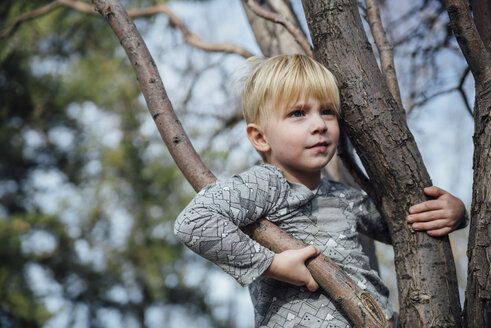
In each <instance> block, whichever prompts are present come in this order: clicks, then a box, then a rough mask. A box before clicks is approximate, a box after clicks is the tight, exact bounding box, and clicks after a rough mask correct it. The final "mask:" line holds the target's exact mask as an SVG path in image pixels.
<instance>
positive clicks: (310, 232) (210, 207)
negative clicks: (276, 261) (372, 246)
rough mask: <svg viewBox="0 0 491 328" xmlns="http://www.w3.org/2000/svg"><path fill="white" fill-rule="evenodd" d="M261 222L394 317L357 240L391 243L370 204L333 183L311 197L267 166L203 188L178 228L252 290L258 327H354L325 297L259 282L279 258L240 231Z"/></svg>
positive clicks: (193, 245) (192, 244) (181, 235)
mask: <svg viewBox="0 0 491 328" xmlns="http://www.w3.org/2000/svg"><path fill="white" fill-rule="evenodd" d="M263 217H264V218H266V219H268V220H270V221H271V222H274V223H275V224H277V225H278V226H279V227H280V228H281V229H283V230H284V231H286V232H288V233H289V234H291V235H293V236H294V237H296V238H298V239H300V240H302V241H303V242H304V243H305V244H307V245H315V246H317V247H318V248H319V249H320V251H321V252H323V253H324V254H325V255H326V256H328V257H329V258H331V259H332V260H334V261H335V262H336V263H337V264H338V265H339V266H340V267H341V268H342V269H343V270H344V271H345V272H346V273H347V274H348V275H349V276H350V277H351V278H352V279H353V280H354V281H355V282H356V283H357V284H358V285H359V286H360V287H361V288H363V289H365V290H366V291H368V292H369V293H370V294H371V295H372V296H373V297H374V299H375V301H376V302H377V304H378V305H379V306H380V307H381V309H382V310H383V311H384V314H385V315H386V317H387V319H389V318H390V317H391V316H392V314H393V310H392V308H391V306H390V304H389V302H388V294H389V292H388V289H387V287H385V286H384V285H383V283H382V281H381V280H380V277H379V276H378V274H377V273H376V272H375V271H373V270H371V269H370V266H369V263H368V258H367V257H366V256H365V255H364V254H363V252H362V250H361V246H360V244H359V243H358V238H357V236H358V235H357V232H358V231H360V232H363V233H364V234H366V235H368V236H370V237H372V238H375V239H377V240H380V241H383V242H386V243H389V242H390V235H389V232H388V229H387V226H386V224H385V222H384V221H383V220H382V219H381V217H380V215H379V213H378V211H377V210H376V208H375V206H374V205H373V203H372V202H371V201H370V200H369V198H368V197H367V196H365V195H363V194H362V193H361V192H360V191H358V190H356V189H354V188H351V187H348V186H346V185H344V184H342V183H338V182H333V181H328V180H327V179H322V180H321V183H320V185H319V187H318V188H317V189H316V190H310V189H308V188H307V187H306V186H304V185H302V184H298V183H292V182H289V181H288V180H286V179H285V177H284V175H283V173H282V171H281V170H280V169H279V168H277V167H275V166H272V165H269V164H263V165H260V166H255V167H253V168H251V169H250V170H248V171H246V172H243V173H241V174H238V175H234V176H233V177H231V178H229V179H223V180H218V181H217V182H216V183H214V184H212V185H210V186H207V187H205V188H203V190H201V191H200V192H199V193H198V194H197V195H196V197H195V198H194V199H193V200H192V201H191V202H190V203H189V205H188V206H187V207H186V208H185V209H184V211H183V212H182V213H181V214H180V215H179V217H178V218H177V220H176V223H175V227H174V231H175V234H176V236H177V237H178V239H179V240H181V241H182V242H183V243H184V244H186V245H187V246H188V247H189V248H191V249H192V250H193V251H195V252H196V253H198V254H199V255H201V256H203V257H204V258H206V259H208V260H210V261H212V262H214V263H215V264H217V265H218V266H219V267H220V268H222V269H223V270H224V271H225V272H227V273H228V274H230V275H231V276H232V277H234V278H235V279H236V280H237V281H238V282H239V283H240V284H241V285H243V286H246V285H249V290H250V294H251V298H252V303H253V305H254V312H255V323H256V327H303V326H305V327H350V326H353V325H352V323H351V322H350V321H349V319H348V318H347V316H346V315H345V314H344V313H342V312H341V310H340V309H338V307H337V306H336V304H334V303H333V302H332V300H331V299H330V298H329V297H328V296H327V295H326V294H325V293H324V292H322V291H317V292H310V291H309V290H308V289H307V288H305V287H297V286H293V285H290V284H286V283H283V282H280V281H277V280H274V279H269V278H264V277H261V274H262V273H263V272H264V271H265V270H266V269H267V268H268V267H269V265H270V264H271V262H272V260H273V257H274V253H273V252H272V251H271V250H269V249H267V248H265V247H263V246H261V245H260V244H258V243H257V242H256V241H254V240H252V239H251V238H249V237H248V236H247V235H246V234H244V233H243V232H242V231H241V230H240V227H243V226H246V225H248V224H251V223H253V222H255V221H256V220H258V219H260V218H263Z"/></svg>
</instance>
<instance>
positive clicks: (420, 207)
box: [409, 199, 443, 214]
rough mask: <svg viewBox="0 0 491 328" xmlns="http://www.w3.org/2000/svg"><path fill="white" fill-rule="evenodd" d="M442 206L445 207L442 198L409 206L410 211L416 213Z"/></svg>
mask: <svg viewBox="0 0 491 328" xmlns="http://www.w3.org/2000/svg"><path fill="white" fill-rule="evenodd" d="M442 207H443V202H442V201H441V200H438V199H433V200H428V201H426V202H422V203H419V204H416V205H413V206H411V207H410V208H409V213H410V214H416V213H422V212H428V211H434V210H438V209H441V208H442Z"/></svg>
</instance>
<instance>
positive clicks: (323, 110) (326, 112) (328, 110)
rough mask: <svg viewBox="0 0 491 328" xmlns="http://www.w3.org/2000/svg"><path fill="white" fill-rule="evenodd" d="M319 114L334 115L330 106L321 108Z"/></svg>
mask: <svg viewBox="0 0 491 328" xmlns="http://www.w3.org/2000/svg"><path fill="white" fill-rule="evenodd" d="M321 115H334V111H333V110H332V109H330V108H325V109H322V110H321Z"/></svg>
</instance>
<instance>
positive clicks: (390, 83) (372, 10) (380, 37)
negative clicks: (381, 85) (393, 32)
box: [365, 0, 403, 108]
mask: <svg viewBox="0 0 491 328" xmlns="http://www.w3.org/2000/svg"><path fill="white" fill-rule="evenodd" d="M365 2H366V5H367V19H368V25H370V30H371V31H372V35H373V39H374V40H375V44H376V46H377V49H378V52H379V54H380V66H381V68H382V73H383V76H384V78H385V82H386V83H387V87H388V88H389V91H390V93H391V94H392V96H393V97H394V99H395V100H396V102H397V105H399V108H403V107H402V99H401V92H400V90H399V83H398V82H397V74H396V69H395V66H394V57H393V53H392V45H391V44H390V42H389V40H387V36H386V34H385V30H384V27H383V26H382V19H381V18H380V11H379V8H378V4H377V0H365Z"/></svg>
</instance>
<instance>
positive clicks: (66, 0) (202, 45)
mask: <svg viewBox="0 0 491 328" xmlns="http://www.w3.org/2000/svg"><path fill="white" fill-rule="evenodd" d="M60 6H65V7H68V8H72V9H75V10H78V11H80V12H83V13H86V14H93V15H97V13H96V12H95V11H94V8H93V7H92V6H91V5H89V4H87V3H85V2H82V1H78V0H56V1H53V2H51V3H49V4H47V5H46V6H44V7H41V8H38V9H36V10H33V11H31V12H29V13H26V14H23V15H21V16H19V17H17V18H16V19H15V20H14V23H13V24H12V25H11V26H10V27H9V28H7V29H5V30H4V31H3V32H2V33H1V34H0V40H1V39H4V38H8V37H9V36H11V35H12V34H13V33H14V32H15V31H16V30H17V28H18V27H19V26H20V25H21V24H22V23H24V22H26V21H29V20H32V19H35V18H38V17H40V16H42V15H45V14H47V13H49V12H51V11H53V10H54V9H56V8H58V7H60ZM158 14H164V15H166V16H167V17H169V21H170V22H171V24H172V25H173V26H175V27H177V28H178V29H179V31H181V33H182V34H183V35H184V39H185V41H186V42H187V43H188V44H189V45H191V46H193V47H196V48H198V49H201V50H204V51H208V52H223V53H228V54H237V55H239V56H242V57H244V58H249V57H251V56H253V54H252V53H251V52H250V51H248V50H247V49H245V48H243V47H240V46H238V45H236V44H233V43H229V42H223V43H211V42H206V41H203V40H201V39H200V38H199V37H198V36H197V35H196V34H195V33H193V32H191V31H190V30H189V29H188V28H187V27H186V25H185V24H184V23H183V21H182V20H181V19H180V18H179V17H178V16H176V15H175V14H174V13H173V12H172V11H171V10H170V9H169V7H168V6H167V5H165V4H159V5H155V6H152V7H148V8H142V9H130V10H128V15H129V16H130V17H131V18H140V17H149V16H155V15H158Z"/></svg>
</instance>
